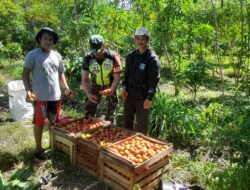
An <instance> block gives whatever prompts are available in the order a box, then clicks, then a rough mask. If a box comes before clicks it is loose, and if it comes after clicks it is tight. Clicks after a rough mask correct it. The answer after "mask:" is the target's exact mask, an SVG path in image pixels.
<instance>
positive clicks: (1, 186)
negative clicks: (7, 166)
mask: <svg viewBox="0 0 250 190" xmlns="http://www.w3.org/2000/svg"><path fill="white" fill-rule="evenodd" d="M0 190H4V179H3V176H2V174H1V173H0Z"/></svg>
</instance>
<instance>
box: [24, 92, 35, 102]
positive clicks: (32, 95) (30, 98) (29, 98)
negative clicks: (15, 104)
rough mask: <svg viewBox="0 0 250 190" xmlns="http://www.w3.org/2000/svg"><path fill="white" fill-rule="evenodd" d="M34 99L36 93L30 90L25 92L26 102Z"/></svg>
mask: <svg viewBox="0 0 250 190" xmlns="http://www.w3.org/2000/svg"><path fill="white" fill-rule="evenodd" d="M35 100H36V95H35V94H33V93H32V92H31V91H30V90H28V91H27V93H26V101H27V102H34V101H35Z"/></svg>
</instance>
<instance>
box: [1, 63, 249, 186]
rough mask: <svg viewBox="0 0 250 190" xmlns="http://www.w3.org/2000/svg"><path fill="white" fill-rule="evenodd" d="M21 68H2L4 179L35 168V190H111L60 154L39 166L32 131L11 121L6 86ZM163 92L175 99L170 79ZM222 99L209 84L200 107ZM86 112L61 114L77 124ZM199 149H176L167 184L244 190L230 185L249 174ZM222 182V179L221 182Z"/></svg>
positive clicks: (71, 109) (69, 109)
mask: <svg viewBox="0 0 250 190" xmlns="http://www.w3.org/2000/svg"><path fill="white" fill-rule="evenodd" d="M21 67H22V65H21V62H20V63H19V62H18V63H16V64H13V65H11V66H10V67H8V69H7V70H6V69H4V68H1V67H0V94H1V93H3V94H4V96H3V97H0V118H1V119H2V120H3V122H2V123H0V171H1V173H2V174H3V178H4V179H8V178H9V176H10V175H11V174H12V173H13V172H14V171H15V170H16V169H17V168H31V169H32V176H31V177H30V181H31V182H32V183H33V184H34V186H35V187H36V188H35V189H51V190H52V189H74V190H77V189H79V190H81V189H93V190H94V189H108V187H106V186H105V185H104V184H101V183H98V181H97V180H96V179H95V178H93V177H91V176H90V175H88V174H87V173H86V172H84V171H83V170H81V169H78V168H75V167H71V166H70V164H69V158H68V157H67V156H63V155H61V154H57V153H55V154H52V153H51V152H50V150H49V149H48V150H47V152H48V154H49V155H50V159H49V160H47V161H44V162H37V161H36V160H35V159H34V158H33V154H34V149H35V144H34V139H33V131H32V127H26V124H22V123H16V122H10V121H9V120H10V115H9V112H8V96H7V86H6V84H7V82H8V81H9V80H11V79H20V78H21V77H20V71H21ZM14 68H17V69H14ZM9 76H11V77H9ZM166 76H167V75H166ZM226 80H227V82H228V85H226V86H227V90H226V95H227V96H231V95H232V92H233V91H232V90H231V83H232V81H231V80H230V78H227V79H226ZM163 83H164V84H163ZM76 86H77V85H76ZM76 88H77V87H76ZM160 90H161V91H164V92H165V93H166V94H169V95H173V94H174V87H173V84H172V82H171V81H169V80H167V77H166V78H165V79H163V80H162V84H161V85H160ZM78 93H79V94H80V96H79V97H81V96H82V95H81V92H80V91H79V92H78ZM221 95H222V92H221V91H220V89H218V86H217V85H213V82H209V83H207V84H206V85H204V86H202V87H201V89H200V90H199V93H198V95H197V103H201V102H202V103H204V102H206V101H211V100H216V99H219V98H220V97H221ZM179 98H180V99H182V100H184V101H186V102H189V101H191V100H192V94H191V93H190V92H189V91H188V90H185V89H182V91H181V93H180V94H179ZM82 106H83V104H79V103H78V102H73V101H68V100H64V106H63V113H64V114H66V115H70V116H72V117H74V118H79V117H81V115H82ZM43 144H44V146H45V148H48V145H49V135H48V132H47V131H45V133H44V137H43ZM201 149H202V147H199V149H195V150H192V147H188V148H187V147H185V149H181V148H180V147H178V148H177V149H176V151H175V153H174V155H173V159H172V165H173V168H172V170H171V171H170V172H169V173H168V174H167V175H164V176H163V180H165V181H176V182H178V183H181V184H184V185H185V186H189V187H192V189H212V190H217V189H218V190H219V189H227V190H235V189H237V190H238V189H239V190H241V189H242V188H241V187H238V186H233V185H232V183H233V180H234V179H236V178H237V176H238V177H239V176H244V175H247V174H248V168H247V167H245V166H246V165H244V164H243V165H240V164H236V165H235V164H230V163H229V162H228V161H226V160H225V159H223V158H220V157H219V156H217V157H215V158H214V157H210V155H209V150H206V148H203V150H201ZM204 149H205V150H204ZM246 168H247V169H246ZM49 172H54V173H56V178H55V179H54V180H53V181H52V183H50V184H48V185H47V186H42V187H41V186H40V185H39V180H40V177H41V176H45V175H47V174H48V173H49ZM217 177H218V178H217ZM219 177H220V178H219ZM219 179H223V181H220V180H219ZM238 180H245V178H240V177H239V179H238ZM242 183H244V181H242ZM221 184H222V185H225V186H226V185H228V188H225V187H223V188H222V187H220V185H221ZM238 184H240V183H238ZM242 190H243V189H242Z"/></svg>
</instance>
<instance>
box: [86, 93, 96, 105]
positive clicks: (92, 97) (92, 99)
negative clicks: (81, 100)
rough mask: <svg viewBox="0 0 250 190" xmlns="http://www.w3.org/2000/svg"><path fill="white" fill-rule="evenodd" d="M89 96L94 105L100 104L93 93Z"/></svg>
mask: <svg viewBox="0 0 250 190" xmlns="http://www.w3.org/2000/svg"><path fill="white" fill-rule="evenodd" d="M87 96H88V99H89V101H91V102H93V103H94V104H98V98H97V96H95V95H93V94H91V93H88V94H87Z"/></svg>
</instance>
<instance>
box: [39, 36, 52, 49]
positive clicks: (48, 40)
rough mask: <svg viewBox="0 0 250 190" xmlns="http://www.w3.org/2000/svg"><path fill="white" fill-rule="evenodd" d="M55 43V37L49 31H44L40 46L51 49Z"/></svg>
mask: <svg viewBox="0 0 250 190" xmlns="http://www.w3.org/2000/svg"><path fill="white" fill-rule="evenodd" d="M53 45H54V38H53V36H52V35H50V34H49V33H47V32H43V34H42V36H41V38H40V46H41V48H42V49H43V50H45V51H49V50H50V49H51V48H52V47H53Z"/></svg>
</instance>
